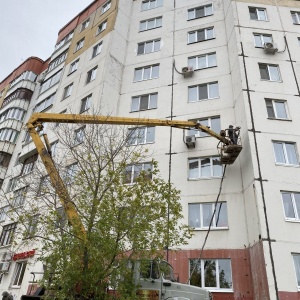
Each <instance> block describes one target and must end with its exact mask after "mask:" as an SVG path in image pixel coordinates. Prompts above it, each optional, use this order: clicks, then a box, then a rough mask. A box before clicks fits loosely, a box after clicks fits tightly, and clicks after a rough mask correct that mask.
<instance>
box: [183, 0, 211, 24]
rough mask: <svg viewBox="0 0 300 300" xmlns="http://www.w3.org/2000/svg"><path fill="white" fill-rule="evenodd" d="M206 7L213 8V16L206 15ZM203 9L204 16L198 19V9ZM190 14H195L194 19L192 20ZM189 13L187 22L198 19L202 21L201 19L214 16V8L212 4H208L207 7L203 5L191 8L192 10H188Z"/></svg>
mask: <svg viewBox="0 0 300 300" xmlns="http://www.w3.org/2000/svg"><path fill="white" fill-rule="evenodd" d="M206 7H211V14H206ZM201 8H204V16H200V17H196V10H197V9H201ZM190 12H194V17H192V18H190V17H189V13H190ZM187 13H188V17H187V20H188V21H192V20H196V19H200V18H204V17H209V16H212V15H213V14H214V7H213V4H212V3H210V4H206V5H201V6H197V7H193V8H190V9H188V10H187Z"/></svg>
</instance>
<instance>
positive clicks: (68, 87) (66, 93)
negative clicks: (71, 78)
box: [62, 82, 74, 100]
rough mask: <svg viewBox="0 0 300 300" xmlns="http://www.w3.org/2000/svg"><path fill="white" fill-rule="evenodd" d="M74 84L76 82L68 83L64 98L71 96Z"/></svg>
mask: <svg viewBox="0 0 300 300" xmlns="http://www.w3.org/2000/svg"><path fill="white" fill-rule="evenodd" d="M73 84H74V82H72V83H70V84H69V85H67V86H66V87H65V88H64V92H63V97H62V100H65V99H66V98H68V97H70V96H71V93H72V89H73Z"/></svg>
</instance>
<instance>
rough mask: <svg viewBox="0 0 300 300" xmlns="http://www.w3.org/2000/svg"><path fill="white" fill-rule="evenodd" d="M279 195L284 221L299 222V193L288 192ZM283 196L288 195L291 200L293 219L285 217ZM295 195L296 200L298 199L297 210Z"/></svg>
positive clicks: (281, 192)
mask: <svg viewBox="0 0 300 300" xmlns="http://www.w3.org/2000/svg"><path fill="white" fill-rule="evenodd" d="M280 194H281V200H282V206H283V212H284V218H285V221H290V222H300V193H299V192H298V193H297V192H289V191H280ZM284 194H288V195H289V197H290V200H291V203H290V204H291V207H292V209H293V213H294V217H289V216H287V215H286V208H285V207H286V206H285V199H284V196H283V195H284ZM295 194H296V195H298V196H297V198H299V208H298V207H297V199H296V198H295Z"/></svg>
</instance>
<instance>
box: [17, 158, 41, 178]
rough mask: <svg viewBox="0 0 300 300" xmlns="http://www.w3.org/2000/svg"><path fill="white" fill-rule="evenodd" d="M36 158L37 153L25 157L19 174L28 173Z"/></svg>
mask: <svg viewBox="0 0 300 300" xmlns="http://www.w3.org/2000/svg"><path fill="white" fill-rule="evenodd" d="M37 159H38V155H37V154H34V155H32V156H30V157H28V158H26V159H25V161H24V164H23V167H22V170H21V175H26V174H28V173H30V172H31V171H32V170H33V168H34V165H35V162H36V161H37Z"/></svg>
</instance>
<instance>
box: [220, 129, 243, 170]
mask: <svg viewBox="0 0 300 300" xmlns="http://www.w3.org/2000/svg"><path fill="white" fill-rule="evenodd" d="M220 135H221V136H224V137H225V138H226V139H228V140H229V141H230V144H228V145H226V144H224V143H222V142H219V144H218V146H217V148H218V150H219V154H220V161H221V164H222V165H231V164H233V163H234V162H235V160H236V158H237V157H238V156H239V154H240V152H241V151H242V149H243V147H242V145H241V138H240V127H236V128H235V129H233V126H229V128H228V129H225V130H222V131H221V133H220Z"/></svg>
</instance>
